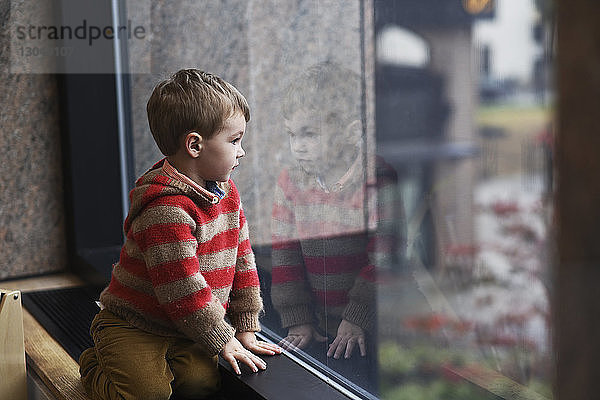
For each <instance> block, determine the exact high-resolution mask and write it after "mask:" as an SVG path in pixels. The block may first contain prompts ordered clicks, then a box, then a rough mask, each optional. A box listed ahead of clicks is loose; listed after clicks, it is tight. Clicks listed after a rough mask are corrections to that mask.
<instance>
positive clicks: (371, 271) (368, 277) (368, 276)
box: [358, 265, 376, 282]
mask: <svg viewBox="0 0 600 400" xmlns="http://www.w3.org/2000/svg"><path fill="white" fill-rule="evenodd" d="M358 276H360V277H361V278H363V279H364V280H365V281H367V282H375V279H376V278H375V266H373V265H367V266H366V267H364V268H363V269H362V270H361V271H360V274H358Z"/></svg>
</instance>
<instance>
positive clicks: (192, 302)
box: [162, 287, 212, 321]
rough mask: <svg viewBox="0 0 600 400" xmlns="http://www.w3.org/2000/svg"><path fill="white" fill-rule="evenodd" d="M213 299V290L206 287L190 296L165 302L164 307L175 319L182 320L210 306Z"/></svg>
mask: <svg viewBox="0 0 600 400" xmlns="http://www.w3.org/2000/svg"><path fill="white" fill-rule="evenodd" d="M211 300H212V292H211V290H210V288H209V287H205V288H204V289H201V290H199V291H197V292H194V293H192V294H190V295H189V296H185V297H182V298H180V299H177V300H175V301H173V302H171V303H167V304H164V305H163V306H162V307H163V309H164V310H165V311H166V312H167V314H169V316H170V317H171V319H172V320H173V321H177V320H180V319H182V318H184V317H186V316H187V315H190V314H192V313H194V312H196V311H198V310H201V309H203V308H205V307H206V306H208V304H209V303H210V302H211Z"/></svg>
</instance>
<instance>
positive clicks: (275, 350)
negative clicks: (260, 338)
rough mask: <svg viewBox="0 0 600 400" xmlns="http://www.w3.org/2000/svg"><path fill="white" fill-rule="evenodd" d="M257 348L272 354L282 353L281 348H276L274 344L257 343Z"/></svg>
mask: <svg viewBox="0 0 600 400" xmlns="http://www.w3.org/2000/svg"><path fill="white" fill-rule="evenodd" d="M258 346H259V347H260V348H262V349H263V350H268V351H270V352H272V353H281V351H282V349H281V347H279V346H277V345H276V344H274V343H267V342H258Z"/></svg>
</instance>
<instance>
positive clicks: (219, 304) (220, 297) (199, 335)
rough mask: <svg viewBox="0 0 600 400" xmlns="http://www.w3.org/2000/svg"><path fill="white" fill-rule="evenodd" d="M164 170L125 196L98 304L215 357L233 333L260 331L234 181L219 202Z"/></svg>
mask: <svg viewBox="0 0 600 400" xmlns="http://www.w3.org/2000/svg"><path fill="white" fill-rule="evenodd" d="M163 163H164V160H163V161H161V162H159V163H157V164H156V165H155V166H154V167H153V168H152V169H151V170H149V171H148V172H147V173H146V174H144V175H143V176H142V177H141V178H139V179H138V181H137V182H136V187H135V188H134V189H133V190H132V191H131V193H130V200H131V208H130V210H129V214H128V216H127V219H126V220H125V224H124V230H125V234H126V240H125V244H124V245H123V248H122V250H121V255H120V258H119V262H118V263H117V264H115V265H114V267H113V271H112V278H111V281H110V284H109V285H108V287H107V288H106V289H105V290H104V291H103V292H102V293H101V295H100V301H101V302H102V304H103V305H104V306H105V307H106V308H107V309H108V310H109V311H111V312H112V313H114V314H115V315H117V316H119V317H121V318H123V319H124V320H126V321H128V322H129V323H131V324H132V325H134V326H136V327H138V328H140V329H142V330H145V331H148V332H151V333H155V334H158V335H164V336H176V337H188V338H190V339H192V340H194V341H196V342H198V343H199V344H201V345H202V346H203V347H204V348H205V350H206V352H207V353H208V354H210V355H214V354H217V353H218V352H219V351H220V350H221V349H222V348H223V346H224V345H225V343H227V341H229V340H230V339H231V338H232V337H233V335H234V333H235V331H258V330H260V328H259V323H258V314H259V312H260V311H261V310H262V300H261V297H260V287H259V282H258V275H257V271H256V265H255V261H254V254H253V252H252V249H251V247H250V241H249V238H248V226H247V224H246V219H245V217H244V212H243V210H242V205H241V201H240V197H239V194H238V192H237V189H236V187H235V185H234V184H233V181H231V180H229V182H228V183H226V184H224V185H223V187H224V189H225V197H224V198H223V199H221V200H220V201H219V200H218V198H216V199H215V197H214V196H212V195H211V193H210V192H208V191H206V190H203V191H198V190H195V189H194V188H193V187H191V186H190V185H188V184H186V183H184V182H182V181H181V180H177V179H174V178H172V177H171V176H169V174H167V173H166V171H165V170H164V168H163V167H164V165H163ZM225 317H227V319H228V320H229V322H227V321H226V319H225Z"/></svg>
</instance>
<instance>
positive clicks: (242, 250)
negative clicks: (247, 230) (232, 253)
mask: <svg viewBox="0 0 600 400" xmlns="http://www.w3.org/2000/svg"><path fill="white" fill-rule="evenodd" d="M250 253H252V246H251V245H250V239H246V240H242V242H241V243H240V244H239V245H238V252H237V256H238V257H243V256H246V255H248V254H250Z"/></svg>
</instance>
